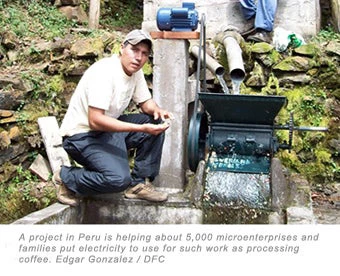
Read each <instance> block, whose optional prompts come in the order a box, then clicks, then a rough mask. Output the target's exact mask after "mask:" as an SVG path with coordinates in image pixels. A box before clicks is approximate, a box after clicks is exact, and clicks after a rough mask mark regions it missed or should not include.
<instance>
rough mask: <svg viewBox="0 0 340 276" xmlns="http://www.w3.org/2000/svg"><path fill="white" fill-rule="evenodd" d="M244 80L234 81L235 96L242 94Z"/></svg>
mask: <svg viewBox="0 0 340 276" xmlns="http://www.w3.org/2000/svg"><path fill="white" fill-rule="evenodd" d="M241 83H242V80H235V79H233V80H232V86H233V94H234V95H238V94H240V86H241Z"/></svg>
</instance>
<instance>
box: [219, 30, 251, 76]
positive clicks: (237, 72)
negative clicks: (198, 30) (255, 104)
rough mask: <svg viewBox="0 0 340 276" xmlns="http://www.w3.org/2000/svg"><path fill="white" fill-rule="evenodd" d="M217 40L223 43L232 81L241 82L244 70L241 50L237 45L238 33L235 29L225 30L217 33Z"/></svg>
mask: <svg viewBox="0 0 340 276" xmlns="http://www.w3.org/2000/svg"><path fill="white" fill-rule="evenodd" d="M216 38H217V40H218V42H220V43H221V44H223V45H224V47H225V50H226V54H227V59H228V66H229V74H230V78H231V80H232V81H238V82H241V81H243V80H244V78H245V75H246V74H245V70H244V65H243V58H242V50H241V47H240V45H239V42H238V40H239V38H240V34H239V33H237V32H235V31H226V32H223V33H220V34H218V35H217V37H216Z"/></svg>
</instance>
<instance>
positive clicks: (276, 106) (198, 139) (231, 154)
mask: <svg viewBox="0 0 340 276" xmlns="http://www.w3.org/2000/svg"><path fill="white" fill-rule="evenodd" d="M200 24H201V35H200V42H199V43H200V44H199V54H198V55H197V79H196V81H197V83H196V93H195V102H194V110H193V114H192V116H191V119H190V124H189V133H188V142H187V155H188V164H189V168H190V170H191V171H193V172H195V171H196V169H197V167H198V164H199V162H200V161H201V160H205V161H206V163H205V166H206V168H205V179H206V180H205V181H206V184H205V190H206V192H207V193H208V194H209V197H211V198H213V199H214V200H215V201H219V202H224V203H225V204H230V205H236V204H244V205H247V206H250V207H268V205H269V204H270V197H271V189H272V187H271V184H272V179H271V178H270V173H271V161H272V158H273V156H274V154H275V153H276V152H277V151H278V150H279V149H284V150H290V149H291V148H292V140H293V132H294V131H296V130H298V131H327V128H324V127H297V126H295V125H294V119H293V115H292V114H291V117H290V121H289V123H288V124H287V125H275V118H276V116H277V115H278V113H279V112H280V110H281V109H282V108H283V107H284V106H285V104H286V103H287V99H286V97H284V96H260V95H242V94H230V93H229V94H227V93H225V92H223V91H221V92H220V93H219V92H208V91H207V88H206V77H205V71H206V66H207V65H206V60H207V58H206V57H207V56H206V35H205V17H204V15H202V18H201V20H200ZM209 58H210V57H209ZM201 64H202V66H201ZM201 69H203V70H202V71H201ZM200 72H203V74H204V76H203V77H202V78H201V76H200ZM201 79H203V83H201V82H202V81H201ZM202 90H203V91H202ZM276 130H288V131H289V141H288V142H284V143H281V144H280V143H279V142H278V139H277V137H276V136H275V131H276Z"/></svg>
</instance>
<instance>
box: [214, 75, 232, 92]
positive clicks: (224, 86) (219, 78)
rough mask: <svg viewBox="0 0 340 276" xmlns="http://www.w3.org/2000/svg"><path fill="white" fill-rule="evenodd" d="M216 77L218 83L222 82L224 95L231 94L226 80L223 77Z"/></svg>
mask: <svg viewBox="0 0 340 276" xmlns="http://www.w3.org/2000/svg"><path fill="white" fill-rule="evenodd" d="M216 76H217V79H218V81H219V82H220V84H221V86H222V89H223V93H224V94H230V92H229V88H228V86H227V83H226V82H225V80H224V78H223V75H216Z"/></svg>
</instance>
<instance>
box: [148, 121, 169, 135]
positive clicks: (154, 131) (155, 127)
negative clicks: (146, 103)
mask: <svg viewBox="0 0 340 276" xmlns="http://www.w3.org/2000/svg"><path fill="white" fill-rule="evenodd" d="M169 126H170V125H169V124H168V123H162V124H144V125H143V128H144V129H143V131H144V132H146V133H149V134H151V135H158V134H160V133H162V132H164V131H166V130H167V129H168V128H169Z"/></svg>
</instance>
